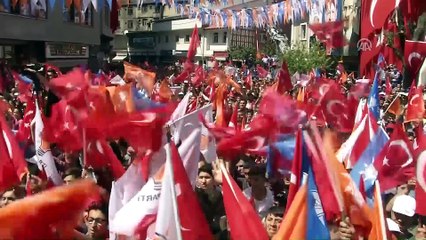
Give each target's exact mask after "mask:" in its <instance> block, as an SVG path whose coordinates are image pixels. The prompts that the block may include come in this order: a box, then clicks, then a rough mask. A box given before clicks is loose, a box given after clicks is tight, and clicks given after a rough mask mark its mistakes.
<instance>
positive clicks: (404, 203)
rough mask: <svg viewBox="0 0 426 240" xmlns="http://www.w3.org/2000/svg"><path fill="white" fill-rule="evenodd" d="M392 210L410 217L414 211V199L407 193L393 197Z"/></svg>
mask: <svg viewBox="0 0 426 240" xmlns="http://www.w3.org/2000/svg"><path fill="white" fill-rule="evenodd" d="M392 211H394V212H396V213H399V214H403V215H405V216H408V217H412V216H414V214H415V211H416V199H414V198H413V197H410V196H408V195H400V196H398V197H396V198H395V202H394V203H393V207H392Z"/></svg>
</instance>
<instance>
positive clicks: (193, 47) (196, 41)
mask: <svg viewBox="0 0 426 240" xmlns="http://www.w3.org/2000/svg"><path fill="white" fill-rule="evenodd" d="M198 46H200V37H199V35H198V27H197V25H195V27H194V30H193V31H192V35H191V41H190V43H189V48H188V53H187V55H186V58H187V59H188V60H189V61H191V62H192V61H193V60H194V57H195V54H196V53H197V48H198Z"/></svg>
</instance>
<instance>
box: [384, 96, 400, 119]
mask: <svg viewBox="0 0 426 240" xmlns="http://www.w3.org/2000/svg"><path fill="white" fill-rule="evenodd" d="M397 98H399V93H398V94H397V95H396V97H395V98H394V99H393V100H392V102H391V103H390V104H389V107H388V108H387V109H386V111H385V112H384V113H383V114H386V113H387V112H388V111H389V108H391V107H392V104H393V103H394V102H395V101H396V99H397Z"/></svg>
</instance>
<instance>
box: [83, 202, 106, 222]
mask: <svg viewBox="0 0 426 240" xmlns="http://www.w3.org/2000/svg"><path fill="white" fill-rule="evenodd" d="M92 210H99V211H101V212H102V213H103V214H104V215H105V217H106V220H107V221H108V205H107V204H106V203H104V202H93V203H92V204H90V205H89V207H88V208H87V210H86V211H87V213H89V212H90V211H92Z"/></svg>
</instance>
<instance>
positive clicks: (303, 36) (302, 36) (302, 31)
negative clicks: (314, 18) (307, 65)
mask: <svg viewBox="0 0 426 240" xmlns="http://www.w3.org/2000/svg"><path fill="white" fill-rule="evenodd" d="M307 38H308V28H307V25H306V23H302V24H300V39H301V40H306V39H307Z"/></svg>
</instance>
